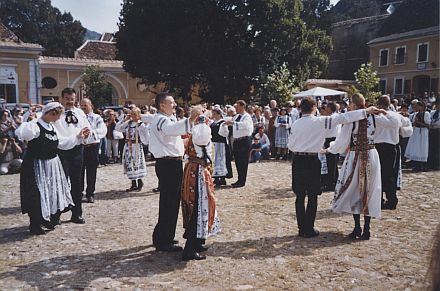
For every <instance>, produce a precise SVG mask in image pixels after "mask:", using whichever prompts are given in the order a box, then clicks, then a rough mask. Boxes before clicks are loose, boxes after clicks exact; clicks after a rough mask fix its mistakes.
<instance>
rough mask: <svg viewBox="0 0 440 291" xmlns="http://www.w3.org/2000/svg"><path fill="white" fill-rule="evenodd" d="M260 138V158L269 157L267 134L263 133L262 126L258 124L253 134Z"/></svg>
mask: <svg viewBox="0 0 440 291" xmlns="http://www.w3.org/2000/svg"><path fill="white" fill-rule="evenodd" d="M255 136H256V137H258V138H259V139H260V143H261V159H263V160H266V159H269V156H270V140H269V137H268V136H267V134H265V133H264V127H262V126H260V127H259V128H258V132H257V133H256V134H255Z"/></svg>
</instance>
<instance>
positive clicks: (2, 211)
mask: <svg viewBox="0 0 440 291" xmlns="http://www.w3.org/2000/svg"><path fill="white" fill-rule="evenodd" d="M17 213H21V208H20V207H19V206H17V207H4V208H0V215H1V216H7V215H12V214H17Z"/></svg>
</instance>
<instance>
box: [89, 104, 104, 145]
mask: <svg viewBox="0 0 440 291" xmlns="http://www.w3.org/2000/svg"><path fill="white" fill-rule="evenodd" d="M86 117H87V120H88V121H89V124H90V135H89V136H88V137H87V138H86V139H85V140H84V143H85V144H94V143H99V142H100V140H101V138H103V137H105V136H106V134H107V126H106V125H105V123H104V120H103V119H102V117H101V116H100V115H98V114H95V113H93V112H91V113H89V114H86Z"/></svg>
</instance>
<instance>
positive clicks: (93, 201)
mask: <svg viewBox="0 0 440 291" xmlns="http://www.w3.org/2000/svg"><path fill="white" fill-rule="evenodd" d="M87 203H95V198H94V197H93V196H88V197H87Z"/></svg>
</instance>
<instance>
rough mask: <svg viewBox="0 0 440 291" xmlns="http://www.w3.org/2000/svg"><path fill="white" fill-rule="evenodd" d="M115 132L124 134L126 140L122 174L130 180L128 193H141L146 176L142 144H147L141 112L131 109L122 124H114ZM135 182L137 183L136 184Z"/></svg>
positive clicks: (147, 133) (146, 130) (147, 136)
mask: <svg viewBox="0 0 440 291" xmlns="http://www.w3.org/2000/svg"><path fill="white" fill-rule="evenodd" d="M115 130H117V131H120V132H123V133H125V136H126V140H125V146H124V152H123V157H122V164H123V165H124V174H126V175H127V177H128V179H130V180H131V187H130V188H128V189H127V192H129V191H141V190H142V187H143V186H144V183H143V182H142V178H144V177H145V176H147V164H146V163H145V155H144V150H143V145H142V144H148V139H149V132H148V127H147V125H146V124H145V123H143V122H142V120H141V110H140V109H139V108H137V107H135V108H133V109H132V110H131V111H130V113H128V114H127V115H126V116H125V119H124V120H123V121H122V122H119V123H118V124H116V127H115ZM136 181H137V183H136Z"/></svg>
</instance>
